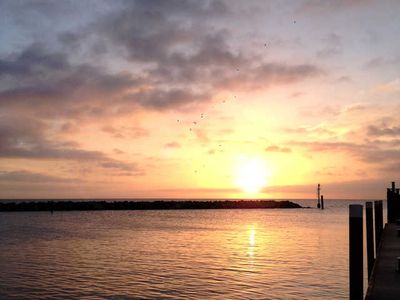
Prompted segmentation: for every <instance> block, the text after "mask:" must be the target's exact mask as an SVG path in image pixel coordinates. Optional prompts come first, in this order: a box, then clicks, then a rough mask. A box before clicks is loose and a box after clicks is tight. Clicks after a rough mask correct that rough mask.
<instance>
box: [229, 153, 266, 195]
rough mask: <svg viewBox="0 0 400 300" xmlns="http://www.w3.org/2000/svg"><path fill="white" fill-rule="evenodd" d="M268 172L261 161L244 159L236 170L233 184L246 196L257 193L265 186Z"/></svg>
mask: <svg viewBox="0 0 400 300" xmlns="http://www.w3.org/2000/svg"><path fill="white" fill-rule="evenodd" d="M267 179H268V172H267V168H266V166H265V162H264V161H263V160H261V159H256V158H253V159H245V160H242V161H240V162H239V164H238V166H237V168H236V174H235V183H236V185H237V186H238V187H239V188H240V189H242V190H243V191H244V192H246V193H248V194H256V193H258V192H259V191H260V190H261V189H262V188H263V187H264V186H266V185H267Z"/></svg>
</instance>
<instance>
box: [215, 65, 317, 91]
mask: <svg viewBox="0 0 400 300" xmlns="http://www.w3.org/2000/svg"><path fill="white" fill-rule="evenodd" d="M236 71H237V72H231V75H228V76H227V77H226V78H223V79H222V80H220V82H219V84H218V85H219V86H220V87H223V88H226V89H234V88H238V87H240V88H260V87H267V86H270V85H273V84H290V83H295V82H299V81H302V80H305V79H307V78H311V77H317V76H321V75H323V74H325V72H324V71H323V70H322V69H321V68H319V67H318V66H316V65H312V64H298V65H287V64H283V63H262V64H261V65H258V66H256V67H254V68H251V69H245V70H240V69H238V70H236Z"/></svg>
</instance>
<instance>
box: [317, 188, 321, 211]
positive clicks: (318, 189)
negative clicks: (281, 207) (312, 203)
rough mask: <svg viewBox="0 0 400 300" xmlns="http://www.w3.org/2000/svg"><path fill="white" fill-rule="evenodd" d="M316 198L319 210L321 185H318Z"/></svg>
mask: <svg viewBox="0 0 400 300" xmlns="http://www.w3.org/2000/svg"><path fill="white" fill-rule="evenodd" d="M317 197H318V202H317V208H321V202H320V199H321V185H320V184H319V183H318V188H317Z"/></svg>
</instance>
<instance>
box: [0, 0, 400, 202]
mask: <svg viewBox="0 0 400 300" xmlns="http://www.w3.org/2000/svg"><path fill="white" fill-rule="evenodd" d="M399 13H400V2H399V1H396V0H394V1H386V0H383V1H368V0H364V1H361V0H347V1H346V0H327V1H321V0H303V1H300V0H299V1H292V0H288V1H255V0H250V1H232V0H231V1H227V0H226V1H223V0H216V1H207V0H204V1H198V0H195V1H184V0H181V1H178V0H165V1H164V0H159V1H153V0H140V1H135V0H132V1H122V0H121V1H118V0H116V1H102V0H95V1H94V0H85V1H68V0H66V1H41V0H37V1H14V0H12V1H11V0H10V1H7V0H0V198H2V199H10V198H12V199H16V198H115V197H116V198H221V199H225V198H277V199H284V198H285V199H286V198H315V197H316V186H317V184H318V183H320V184H321V186H322V194H324V197H325V199H329V198H331V199H333V198H343V199H346V198H347V199H348V198H362V199H383V198H384V197H385V194H386V190H385V188H386V187H388V186H389V185H390V182H391V181H394V180H396V179H399V175H400V120H399V118H398V116H399V113H400V99H399V96H400V74H399V70H400V54H399V51H398V49H400V39H399V38H398V36H399V33H400V20H399V18H398V15H399Z"/></svg>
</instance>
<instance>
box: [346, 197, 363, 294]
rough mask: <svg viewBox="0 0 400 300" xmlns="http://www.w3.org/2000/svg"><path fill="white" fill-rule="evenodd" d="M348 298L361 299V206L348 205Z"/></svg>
mask: <svg viewBox="0 0 400 300" xmlns="http://www.w3.org/2000/svg"><path fill="white" fill-rule="evenodd" d="M349 214H350V218H349V275H350V300H362V299H363V291H364V287H363V281H364V278H363V260H364V258H363V206H362V205H360V204H351V205H350V206H349Z"/></svg>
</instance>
